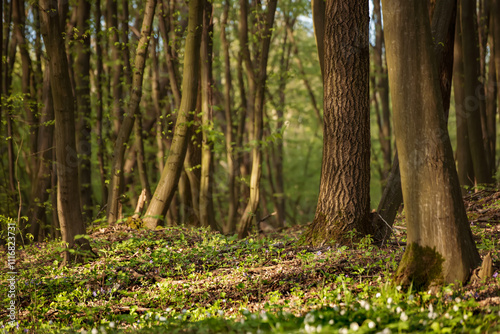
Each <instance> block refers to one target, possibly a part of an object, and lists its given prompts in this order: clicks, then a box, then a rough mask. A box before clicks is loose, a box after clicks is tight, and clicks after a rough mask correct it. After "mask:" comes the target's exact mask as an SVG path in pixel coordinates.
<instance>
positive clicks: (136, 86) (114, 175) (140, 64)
mask: <svg viewBox="0 0 500 334" xmlns="http://www.w3.org/2000/svg"><path fill="white" fill-rule="evenodd" d="M155 7H156V0H148V1H147V3H146V5H145V12H144V19H143V21H142V28H141V38H140V40H139V44H138V45H137V51H136V56H135V64H134V69H135V70H134V74H133V81H132V87H131V92H130V101H129V104H128V110H127V114H126V115H125V117H124V119H123V124H122V125H121V126H120V131H119V133H118V137H117V139H116V143H115V148H114V152H113V164H112V170H111V182H110V186H109V195H108V211H107V219H108V223H110V224H113V223H115V222H116V220H117V219H118V214H119V210H118V203H119V200H118V199H119V196H120V189H121V187H122V183H121V182H122V180H123V160H124V155H125V149H126V146H127V142H128V140H129V137H130V133H131V132H132V128H133V126H134V120H135V115H137V114H138V113H139V103H140V102H141V97H142V84H143V80H142V79H143V76H144V67H145V65H146V57H147V52H148V46H149V40H150V35H151V30H152V25H153V19H154V13H155Z"/></svg>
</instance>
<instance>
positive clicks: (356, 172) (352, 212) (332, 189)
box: [306, 0, 372, 245]
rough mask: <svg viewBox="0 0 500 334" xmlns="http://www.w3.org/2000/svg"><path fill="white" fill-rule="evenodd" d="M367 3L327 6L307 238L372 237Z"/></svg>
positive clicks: (363, 0)
mask: <svg viewBox="0 0 500 334" xmlns="http://www.w3.org/2000/svg"><path fill="white" fill-rule="evenodd" d="M368 23H369V16H368V1H366V0H356V1H354V2H352V1H351V2H349V3H347V2H343V3H337V2H334V1H329V2H327V3H326V23H325V40H324V45H325V58H324V66H325V72H324V73H325V76H324V80H323V81H324V94H325V98H324V130H323V136H324V139H323V163H322V168H321V181H320V190H319V198H318V205H317V207H316V214H315V217H314V221H313V223H312V225H311V227H310V229H309V230H308V231H307V232H306V240H307V241H308V242H309V243H312V244H315V245H318V244H323V243H325V242H329V241H331V240H336V241H337V242H338V243H341V244H346V243H347V242H349V241H351V239H350V237H349V236H348V232H350V231H353V230H356V231H357V232H358V233H360V234H363V235H364V234H368V233H371V232H372V231H371V224H370V219H369V217H370V107H369V87H368V85H369V70H370V63H369V44H368Z"/></svg>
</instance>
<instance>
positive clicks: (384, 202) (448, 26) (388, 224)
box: [373, 0, 456, 242]
mask: <svg viewBox="0 0 500 334" xmlns="http://www.w3.org/2000/svg"><path fill="white" fill-rule="evenodd" d="M432 12H433V13H434V14H433V16H432V19H431V20H432V32H433V38H434V56H435V57H436V61H437V63H438V64H440V65H439V67H438V70H439V78H440V88H441V97H442V99H443V108H444V114H445V119H446V120H447V119H448V111H449V102H450V94H451V84H450V78H451V76H452V70H453V64H452V63H450V62H452V60H453V57H452V56H453V47H452V46H453V45H454V38H453V37H454V35H455V32H454V28H453V25H454V24H453V22H454V21H453V20H454V17H455V16H456V6H455V0H445V1H440V2H439V3H438V4H437V5H436V8H435V9H434V10H433V11H432ZM452 36H453V37H452ZM445 63H446V64H445ZM393 109H394V108H393ZM398 166H399V161H398V155H397V154H396V155H395V157H394V161H393V166H392V168H391V174H390V175H389V178H388V180H387V186H386V189H384V192H383V193H382V199H381V200H380V203H379V205H378V208H377V214H376V215H375V217H374V222H373V224H374V226H375V230H376V232H375V240H377V241H379V242H380V241H383V240H387V238H388V237H389V236H390V232H391V229H392V225H393V224H394V218H395V217H396V214H397V210H398V209H399V207H400V205H401V203H402V202H403V197H402V192H401V176H400V172H399V167H398ZM387 188H389V189H387ZM393 201H396V202H393Z"/></svg>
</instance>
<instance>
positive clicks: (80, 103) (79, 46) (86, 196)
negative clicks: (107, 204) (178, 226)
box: [74, 0, 93, 221]
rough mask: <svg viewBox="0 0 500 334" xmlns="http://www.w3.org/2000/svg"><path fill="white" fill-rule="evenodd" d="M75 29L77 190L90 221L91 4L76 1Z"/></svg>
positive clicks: (84, 211) (91, 205) (84, 0)
mask: <svg viewBox="0 0 500 334" xmlns="http://www.w3.org/2000/svg"><path fill="white" fill-rule="evenodd" d="M76 10H77V22H76V28H77V31H78V34H79V36H78V37H77V38H76V40H77V42H76V43H75V50H76V53H77V57H76V64H75V71H74V73H75V92H76V106H77V116H78V118H79V121H78V126H77V127H78V132H77V133H78V155H79V158H80V171H79V174H80V191H81V195H80V196H81V200H82V203H81V205H82V211H83V218H84V220H86V221H89V220H91V219H92V216H93V215H92V208H93V201H92V187H91V185H92V179H91V175H92V173H91V170H92V167H91V163H90V159H91V157H92V146H91V144H90V131H91V128H90V118H91V111H92V108H91V104H90V35H88V30H89V28H90V26H89V21H90V2H89V1H88V0H82V1H79V3H78V7H77V9H76Z"/></svg>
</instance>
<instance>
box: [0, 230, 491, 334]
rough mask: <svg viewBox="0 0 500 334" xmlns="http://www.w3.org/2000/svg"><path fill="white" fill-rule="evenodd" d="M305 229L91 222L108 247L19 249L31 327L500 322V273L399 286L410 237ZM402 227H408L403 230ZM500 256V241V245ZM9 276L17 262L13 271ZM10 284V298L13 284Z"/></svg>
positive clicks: (446, 328) (371, 329) (234, 328)
mask: <svg viewBox="0 0 500 334" xmlns="http://www.w3.org/2000/svg"><path fill="white" fill-rule="evenodd" d="M301 233H302V231H301V230H299V229H289V230H286V231H284V232H282V233H280V234H278V233H276V234H274V235H272V236H269V237H257V236H254V237H253V238H247V239H244V240H237V239H236V237H225V236H223V235H221V234H217V233H211V232H209V231H207V230H203V229H195V230H193V229H186V228H168V229H163V230H158V231H154V232H151V231H145V230H139V231H137V230H131V229H129V228H127V227H125V226H120V225H118V226H114V227H100V228H96V229H95V231H93V233H92V234H91V245H92V248H93V250H94V252H95V253H97V254H98V255H99V257H98V258H97V259H93V260H92V262H88V263H85V264H79V265H70V266H68V267H62V268H61V267H60V263H61V261H62V258H61V254H60V247H59V244H58V243H56V242H47V243H36V244H32V245H29V246H26V247H24V248H22V249H19V250H18V252H17V256H18V263H17V266H18V271H19V273H20V274H19V276H18V278H19V279H18V282H17V287H16V302H17V307H18V310H19V313H18V321H19V325H18V327H16V328H11V327H9V325H8V321H7V320H6V312H3V313H2V317H1V318H0V328H3V332H11V331H16V332H20V333H23V332H25V333H76V332H79V333H92V334H97V333H136V332H140V333H248V332H249V333H265V332H272V333H280V332H281V333H285V332H286V333H316V332H317V333H319V332H321V333H330V332H332V333H348V332H349V333H351V332H352V333H354V332H356V333H378V332H382V333H397V332H416V331H427V332H439V333H457V332H478V333H479V332H481V333H483V332H495V331H500V324H499V321H498V319H499V318H500V313H499V312H500V308H499V306H498V304H499V303H498V302H497V303H495V302H494V301H495V300H500V293H499V286H500V277H497V275H498V274H495V277H492V278H490V279H489V281H488V282H486V283H482V284H480V285H475V286H467V287H457V288H452V287H444V288H443V289H442V290H440V291H437V292H436V291H434V292H430V291H428V292H418V293H417V292H414V291H412V289H411V288H410V289H409V290H407V291H404V289H401V287H399V286H393V285H392V284H391V282H392V275H393V273H394V272H395V271H396V268H397V264H398V263H399V261H400V259H401V256H402V254H403V251H404V246H403V245H397V244H395V245H393V246H389V247H387V248H382V249H380V248H377V247H375V246H373V245H372V244H371V239H370V238H365V239H363V240H361V242H359V243H357V244H353V245H352V247H337V246H336V245H327V246H323V247H318V248H311V247H306V246H301V245H300V243H299V242H297V241H298V239H299V236H300V235H301ZM400 239H402V238H400ZM493 257H494V261H498V252H497V253H494V254H493ZM1 278H2V282H6V278H7V272H6V271H2V274H1ZM0 296H1V297H2V300H3V304H4V305H7V303H8V302H9V298H8V297H7V285H6V284H2V286H1V291H0Z"/></svg>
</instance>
